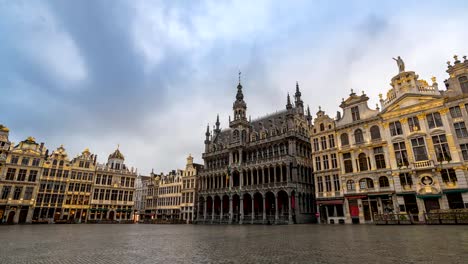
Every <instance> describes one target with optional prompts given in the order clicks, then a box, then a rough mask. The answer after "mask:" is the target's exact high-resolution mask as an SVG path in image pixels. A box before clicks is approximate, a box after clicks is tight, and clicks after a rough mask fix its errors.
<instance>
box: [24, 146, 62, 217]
mask: <svg viewBox="0 0 468 264" xmlns="http://www.w3.org/2000/svg"><path fill="white" fill-rule="evenodd" d="M70 169H71V164H70V160H69V159H68V155H67V153H66V151H65V148H64V147H63V146H60V147H59V148H57V149H56V150H54V151H53V152H52V154H51V155H49V156H47V157H46V160H45V162H44V165H43V167H42V173H41V174H40V176H39V191H38V194H37V199H36V204H35V208H34V215H33V220H34V221H47V222H50V223H53V222H56V221H57V220H60V219H62V218H63V217H64V211H63V208H62V205H63V202H64V200H65V191H66V189H67V186H68V180H69V176H70Z"/></svg>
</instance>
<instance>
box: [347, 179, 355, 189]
mask: <svg viewBox="0 0 468 264" xmlns="http://www.w3.org/2000/svg"><path fill="white" fill-rule="evenodd" d="M346 189H348V191H354V190H355V189H356V185H354V181H353V180H348V181H347V182H346Z"/></svg>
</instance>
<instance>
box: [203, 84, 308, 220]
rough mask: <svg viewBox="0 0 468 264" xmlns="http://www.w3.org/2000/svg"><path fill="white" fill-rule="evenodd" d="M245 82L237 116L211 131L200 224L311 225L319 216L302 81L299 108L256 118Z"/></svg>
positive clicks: (238, 98) (297, 97)
mask: <svg viewBox="0 0 468 264" xmlns="http://www.w3.org/2000/svg"><path fill="white" fill-rule="evenodd" d="M242 88H243V87H242V85H241V83H240V81H239V85H238V86H237V95H236V100H235V101H234V104H233V116H234V118H233V120H232V121H231V120H229V128H227V129H223V130H221V128H220V122H219V117H218V119H217V121H216V126H215V129H214V131H213V132H210V130H209V126H208V127H207V131H206V138H205V152H204V153H203V159H204V170H203V172H201V173H200V177H199V195H198V205H197V212H198V215H197V221H198V222H199V223H240V224H244V223H246V224H249V223H265V224H267V223H305V222H311V221H313V219H314V217H315V209H316V208H315V202H314V183H313V176H312V163H311V145H310V138H309V126H310V123H311V116H310V114H309V115H307V116H306V115H304V103H303V101H302V99H301V92H300V90H299V85H296V93H295V101H294V106H293V105H292V104H291V102H290V98H289V95H288V97H287V104H286V109H284V110H281V111H278V112H276V113H273V114H270V115H268V116H266V117H263V118H259V119H257V120H253V121H251V120H250V118H249V119H247V104H246V103H245V101H244V94H243V91H242Z"/></svg>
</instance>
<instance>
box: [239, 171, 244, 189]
mask: <svg viewBox="0 0 468 264" xmlns="http://www.w3.org/2000/svg"><path fill="white" fill-rule="evenodd" d="M242 186H244V170H241V171H240V172H239V189H242Z"/></svg>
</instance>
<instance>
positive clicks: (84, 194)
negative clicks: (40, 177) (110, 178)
mask: <svg viewBox="0 0 468 264" xmlns="http://www.w3.org/2000/svg"><path fill="white" fill-rule="evenodd" d="M96 162H97V155H95V154H92V153H91V152H90V151H89V149H88V148H86V149H85V150H84V151H83V152H81V155H78V156H76V157H75V158H74V159H72V160H71V162H70V164H71V173H70V178H69V180H68V186H67V191H66V199H65V202H64V204H63V208H64V220H65V219H66V220H68V221H74V222H78V223H83V222H86V221H87V220H88V217H89V213H90V212H89V208H90V204H91V198H92V197H91V195H92V194H93V188H94V177H95V171H96V164H97V163H96Z"/></svg>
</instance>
